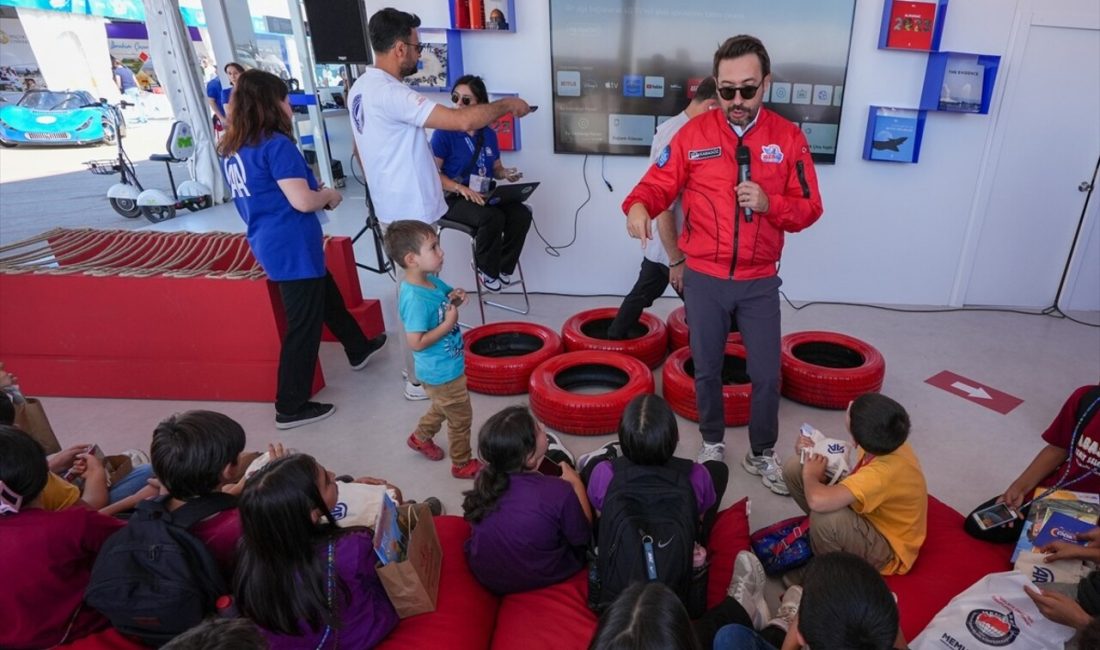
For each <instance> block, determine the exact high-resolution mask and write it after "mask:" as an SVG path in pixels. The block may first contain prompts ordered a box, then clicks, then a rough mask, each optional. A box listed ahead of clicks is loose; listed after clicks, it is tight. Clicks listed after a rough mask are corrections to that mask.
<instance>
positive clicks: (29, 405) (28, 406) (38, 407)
mask: <svg viewBox="0 0 1100 650" xmlns="http://www.w3.org/2000/svg"><path fill="white" fill-rule="evenodd" d="M15 426H16V427H18V428H20V429H22V430H23V431H26V432H27V433H29V434H30V436H31V437H32V438H34V439H35V440H36V441H37V442H38V444H40V445H42V448H43V449H45V450H46V453H47V454H56V453H57V452H59V451H61V443H59V442H58V441H57V436H56V435H54V432H53V427H51V426H50V421H49V419H48V418H47V417H46V410H45V409H44V408H42V402H40V401H38V398H36V397H28V398H26V402H24V403H23V404H21V405H19V406H17V407H16V409H15Z"/></svg>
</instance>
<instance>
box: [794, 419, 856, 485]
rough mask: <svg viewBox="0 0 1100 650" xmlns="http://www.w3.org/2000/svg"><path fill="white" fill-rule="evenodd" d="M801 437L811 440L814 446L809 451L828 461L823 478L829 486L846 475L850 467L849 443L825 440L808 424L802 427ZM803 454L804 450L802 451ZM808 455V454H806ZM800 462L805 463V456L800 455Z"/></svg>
mask: <svg viewBox="0 0 1100 650" xmlns="http://www.w3.org/2000/svg"><path fill="white" fill-rule="evenodd" d="M802 435H803V436H805V437H807V438H809V439H811V440H813V442H814V446H813V449H812V450H810V451H812V452H813V453H814V454H816V455H818V456H824V457H825V460H826V461H828V465H827V466H826V467H825V478H826V479H827V480H828V484H829V485H835V484H836V483H837V481H839V480H840V479H842V478H844V477H845V476H847V475H848V472H849V471H850V470H851V466H850V465H849V464H848V452H849V451H850V450H851V443H849V442H845V441H844V440H837V439H836V438H826V437H825V434H823V433H821V432H820V431H818V430H817V429H815V428H813V427H811V426H810V425H808V424H803V425H802ZM803 451H804V452H805V450H803ZM807 453H808V452H807ZM802 462H803V463H805V462H806V454H805V453H803V455H802Z"/></svg>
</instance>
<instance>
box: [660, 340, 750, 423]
mask: <svg viewBox="0 0 1100 650" xmlns="http://www.w3.org/2000/svg"><path fill="white" fill-rule="evenodd" d="M661 384H662V385H663V387H664V396H665V400H666V401H667V402H668V405H669V406H671V407H672V410H673V411H675V412H676V413H677V414H678V415H681V416H683V417H685V418H687V419H689V420H691V421H692V422H698V421H699V407H698V403H697V402H696V401H695V371H694V367H693V364H692V361H691V349H690V348H686V347H684V348H680V349H679V350H676V351H675V352H673V353H672V354H670V355H668V358H667V359H665V365H664V367H663V368H662V369H661ZM751 401H752V384H751V383H749V376H748V374H747V373H746V372H745V347H744V346H743V345H741V344H740V343H726V359H725V361H724V362H723V364H722V405H723V407H724V410H725V420H726V426H727V427H739V426H742V425H745V424H748V423H749V404H750V402H751Z"/></svg>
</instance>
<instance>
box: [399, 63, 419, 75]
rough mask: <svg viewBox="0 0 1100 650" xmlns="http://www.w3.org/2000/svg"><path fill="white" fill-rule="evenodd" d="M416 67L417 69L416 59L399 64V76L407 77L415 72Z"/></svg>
mask: <svg viewBox="0 0 1100 650" xmlns="http://www.w3.org/2000/svg"><path fill="white" fill-rule="evenodd" d="M417 69H418V67H417V63H416V61H413V62H412V63H407V64H404V65H402V66H401V76H402V77H408V76H411V75H414V74H416V71H417Z"/></svg>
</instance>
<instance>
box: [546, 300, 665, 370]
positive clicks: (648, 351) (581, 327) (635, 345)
mask: <svg viewBox="0 0 1100 650" xmlns="http://www.w3.org/2000/svg"><path fill="white" fill-rule="evenodd" d="M617 313H619V310H618V309H617V308H615V307H602V308H600V309H589V310H587V311H582V312H580V313H579V314H576V315H575V316H573V317H571V318H570V319H569V320H567V321H565V324H564V325H562V326H561V339H562V341H563V342H564V343H565V349H566V350H567V351H569V352H576V351H579V350H601V351H603V352H618V353H620V354H625V355H628V356H631V357H634V358H635V359H641V360H642V361H643V362H645V364H646V365H647V366H649V367H650V368H656V367H657V366H659V365H661V362H662V361H664V359H665V353H666V352H667V350H666V347H667V345H668V333H667V330H666V328H665V324H664V321H662V320H661V319H660V318H657V317H656V316H654V315H653V314H651V313H649V312H642V315H641V317H640V318H639V319H638V324H637V325H635V326H634V327H632V328H631V329H630V334H631V335H632V336H633V338H629V339H623V340H621V341H612V340H609V339H608V338H607V327H608V325H610V324H611V321H612V320H614V319H615V314H617Z"/></svg>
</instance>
